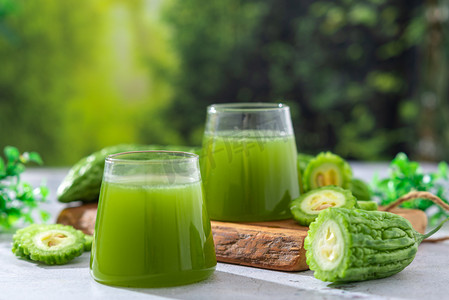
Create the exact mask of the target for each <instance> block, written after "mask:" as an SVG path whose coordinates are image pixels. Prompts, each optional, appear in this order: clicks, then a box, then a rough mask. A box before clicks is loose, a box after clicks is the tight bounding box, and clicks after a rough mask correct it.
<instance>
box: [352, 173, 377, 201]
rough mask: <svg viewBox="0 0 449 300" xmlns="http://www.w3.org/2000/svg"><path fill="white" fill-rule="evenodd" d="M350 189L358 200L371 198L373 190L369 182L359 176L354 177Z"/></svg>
mask: <svg viewBox="0 0 449 300" xmlns="http://www.w3.org/2000/svg"><path fill="white" fill-rule="evenodd" d="M349 189H350V190H351V192H352V194H353V195H354V197H356V198H357V200H362V201H363V200H371V197H372V192H371V188H370V187H369V186H368V184H367V183H366V182H365V181H363V180H361V179H357V178H352V180H351V182H350V183H349Z"/></svg>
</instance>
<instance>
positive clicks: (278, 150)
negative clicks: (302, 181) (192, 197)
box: [201, 103, 299, 221]
mask: <svg viewBox="0 0 449 300" xmlns="http://www.w3.org/2000/svg"><path fill="white" fill-rule="evenodd" d="M296 160H297V151H296V143H295V137H294V133H293V128H292V123H291V117H290V109H289V107H288V106H286V105H284V104H280V103H229V104H215V105H211V106H209V107H208V110H207V120H206V129H205V133H204V138H203V156H202V161H201V174H202V176H203V180H204V188H205V193H206V202H207V209H208V212H209V216H210V217H211V219H213V220H222V221H269V220H280V219H287V218H290V217H291V214H290V209H289V203H290V201H291V200H292V199H294V198H297V197H298V196H299V183H298V171H297V167H296Z"/></svg>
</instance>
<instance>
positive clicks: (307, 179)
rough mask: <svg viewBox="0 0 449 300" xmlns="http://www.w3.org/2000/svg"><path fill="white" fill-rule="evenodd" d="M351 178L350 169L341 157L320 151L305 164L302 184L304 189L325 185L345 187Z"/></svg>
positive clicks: (347, 186)
mask: <svg viewBox="0 0 449 300" xmlns="http://www.w3.org/2000/svg"><path fill="white" fill-rule="evenodd" d="M351 179H352V169H351V167H350V166H349V164H348V163H347V162H346V161H345V160H344V159H343V158H341V157H340V156H338V155H336V154H333V153H331V152H321V153H320V154H318V155H317V156H316V157H315V158H313V159H312V160H310V162H309V163H308V164H307V167H306V169H305V170H304V176H303V186H304V190H305V191H309V190H312V189H316V188H319V187H322V186H327V185H335V186H340V187H342V188H345V189H346V188H349V184H350V182H351Z"/></svg>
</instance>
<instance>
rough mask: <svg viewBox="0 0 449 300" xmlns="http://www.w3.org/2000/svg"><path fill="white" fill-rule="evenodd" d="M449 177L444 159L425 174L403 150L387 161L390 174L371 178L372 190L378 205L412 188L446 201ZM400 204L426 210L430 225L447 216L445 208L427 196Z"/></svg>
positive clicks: (394, 198) (388, 202) (390, 201)
mask: <svg viewBox="0 0 449 300" xmlns="http://www.w3.org/2000/svg"><path fill="white" fill-rule="evenodd" d="M448 179H449V167H448V164H447V163H446V162H440V163H439V164H438V170H437V171H436V172H432V173H428V174H426V173H424V172H423V170H422V168H421V166H420V165H419V163H418V162H415V161H410V160H409V158H408V157H407V155H406V154H404V153H398V154H397V155H396V157H395V158H394V159H393V160H392V161H391V163H390V167H389V177H387V178H384V179H379V178H378V177H377V176H375V177H374V179H373V192H374V196H375V197H376V198H378V199H379V203H380V205H387V204H390V203H392V202H394V201H395V200H396V199H398V198H399V197H401V196H403V195H405V194H407V193H408V192H411V191H426V192H430V193H432V194H434V195H437V196H438V197H440V198H441V199H442V200H443V201H445V202H446V203H448V201H447V198H446V195H445V192H444V190H445V185H447V183H448ZM401 206H402V207H406V208H416V209H420V210H423V211H425V212H426V213H427V214H428V215H429V220H430V224H432V225H433V224H436V223H437V222H438V221H440V220H441V219H442V218H444V217H447V216H449V215H448V213H447V212H446V211H444V209H442V208H441V207H439V206H438V205H435V204H434V203H433V202H432V201H430V200H426V199H415V200H413V201H408V202H406V203H403V204H402V205H401Z"/></svg>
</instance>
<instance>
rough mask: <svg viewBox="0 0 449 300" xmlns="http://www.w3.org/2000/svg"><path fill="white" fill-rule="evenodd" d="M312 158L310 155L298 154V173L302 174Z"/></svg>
mask: <svg viewBox="0 0 449 300" xmlns="http://www.w3.org/2000/svg"><path fill="white" fill-rule="evenodd" d="M314 157H315V156H313V155H310V154H305V153H298V173H301V174H303V173H304V171H305V170H306V168H307V165H308V164H309V162H310V161H311V160H312V159H313V158H314Z"/></svg>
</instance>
